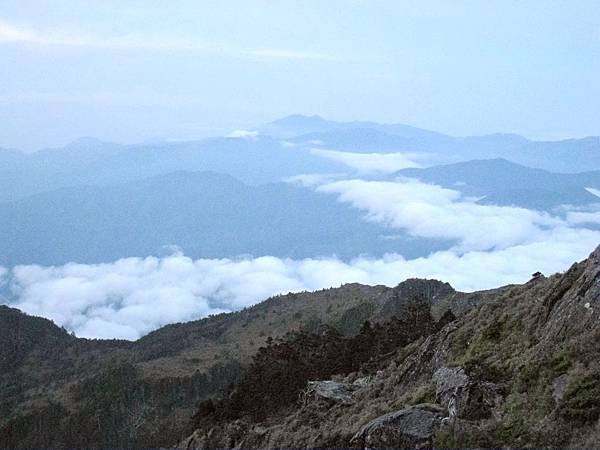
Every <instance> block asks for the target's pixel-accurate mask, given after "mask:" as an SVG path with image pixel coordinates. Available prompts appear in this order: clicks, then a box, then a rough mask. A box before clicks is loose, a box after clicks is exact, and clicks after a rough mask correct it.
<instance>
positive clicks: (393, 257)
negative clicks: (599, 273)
mask: <svg viewBox="0 0 600 450" xmlns="http://www.w3.org/2000/svg"><path fill="white" fill-rule="evenodd" d="M294 181H296V182H301V183H303V185H304V186H310V188H311V189H316V190H318V191H320V192H324V193H327V194H329V195H335V196H336V197H337V199H338V200H339V201H341V202H345V203H348V204H350V205H352V206H354V207H356V208H359V209H361V210H362V211H364V213H365V220H370V221H376V222H380V223H383V224H385V225H387V226H388V227H390V228H393V229H398V230H402V232H405V233H408V234H410V235H412V236H415V237H425V238H442V239H448V240H452V241H454V242H457V243H456V245H454V246H453V247H451V248H448V249H447V250H445V251H440V252H436V253H433V254H431V255H427V256H424V257H421V258H417V259H411V260H406V259H404V258H403V257H402V256H401V255H398V254H389V255H386V256H385V257H383V258H381V259H370V258H367V257H357V258H355V259H353V260H350V261H341V260H339V259H337V258H335V257H325V258H319V257H315V258H310V259H304V260H291V259H280V258H275V257H270V256H262V257H255V258H251V257H246V258H241V259H235V258H231V259H198V260H192V259H191V258H189V257H186V256H185V255H184V254H182V253H180V252H175V253H173V254H172V255H170V256H166V257H162V258H159V257H134V258H126V259H121V260H119V261H115V262H112V263H107V264H74V263H71V264H66V265H64V266H60V267H41V266H36V265H29V266H17V267H14V268H11V269H0V279H1V280H2V281H1V283H2V284H3V289H4V291H5V292H6V295H7V297H8V299H9V300H8V301H9V304H11V305H12V306H14V307H17V308H19V309H21V310H23V311H25V312H27V313H29V314H34V315H39V316H43V317H47V318H50V319H52V320H54V321H55V322H56V323H57V324H59V325H62V326H65V327H66V328H68V329H70V330H73V331H74V332H75V333H76V334H77V335H78V336H82V337H97V338H124V339H137V338H139V337H140V336H143V335H144V334H146V333H148V332H149V331H151V330H153V329H156V328H158V327H160V326H162V325H165V324H168V323H173V322H180V321H188V320H193V319H198V318H201V317H205V316H207V315H210V314H216V313H220V312H225V311H234V310H238V309H241V308H243V307H246V306H250V305H253V304H255V303H257V302H260V301H262V300H264V299H266V298H268V297H269V296H272V295H275V294H280V293H287V292H293V291H304V290H309V291H310V290H316V289H321V288H327V287H332V286H339V285H341V284H343V283H348V282H359V283H365V284H385V285H388V286H394V285H396V284H398V283H399V282H401V281H403V280H405V279H406V278H410V277H422V278H435V279H439V280H443V281H448V282H450V283H451V284H452V285H453V286H454V287H455V288H456V289H459V290H464V291H474V290H480V289H487V288H493V287H497V286H500V285H504V284H508V283H522V282H525V281H527V280H528V279H529V278H530V276H531V273H532V272H535V271H538V270H539V271H542V272H543V273H545V274H551V273H554V272H558V271H563V270H565V269H567V268H568V267H569V266H570V265H571V264H572V263H573V262H575V261H578V260H581V259H584V258H585V257H587V255H588V254H589V253H590V252H591V251H592V250H593V249H594V248H595V247H596V246H597V245H598V244H599V243H600V231H599V230H598V225H599V224H600V214H599V213H598V212H597V211H575V210H573V211H568V212H567V213H565V214H549V213H545V212H540V211H533V210H528V209H524V208H517V207H505V206H504V207H500V206H490V205H481V204H478V203H476V201H475V200H476V199H471V198H465V197H463V196H462V195H461V193H460V192H458V191H454V190H451V189H444V188H441V187H439V186H434V185H429V184H424V183H421V182H419V181H416V180H411V179H400V180H396V181H368V180H364V179H345V180H340V179H337V180H336V179H335V177H333V178H332V177H318V176H314V175H311V176H307V177H304V178H303V177H295V180H294Z"/></svg>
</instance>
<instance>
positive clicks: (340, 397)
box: [303, 380, 353, 404]
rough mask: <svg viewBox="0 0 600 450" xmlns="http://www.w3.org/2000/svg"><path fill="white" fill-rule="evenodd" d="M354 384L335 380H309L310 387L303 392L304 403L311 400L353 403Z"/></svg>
mask: <svg viewBox="0 0 600 450" xmlns="http://www.w3.org/2000/svg"><path fill="white" fill-rule="evenodd" d="M352 389H353V386H352V385H348V384H344V383H338V382H335V381H330V380H327V381H309V382H308V388H307V389H306V391H304V392H303V397H304V403H305V404H306V403H307V402H309V401H311V400H316V401H320V400H326V401H331V402H334V403H342V404H350V403H352Z"/></svg>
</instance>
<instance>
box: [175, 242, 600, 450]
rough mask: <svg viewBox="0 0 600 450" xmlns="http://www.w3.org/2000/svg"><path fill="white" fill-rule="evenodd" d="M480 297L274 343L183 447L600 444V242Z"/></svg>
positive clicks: (419, 301)
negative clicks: (450, 309) (349, 333)
mask: <svg viewBox="0 0 600 450" xmlns="http://www.w3.org/2000/svg"><path fill="white" fill-rule="evenodd" d="M488 294H489V295H488V296H487V297H485V298H483V299H480V301H479V302H475V304H476V306H474V307H472V308H470V309H469V308H463V309H461V310H460V313H448V314H446V315H445V316H444V317H437V318H434V317H433V315H431V314H430V304H429V303H428V302H427V301H426V300H425V299H424V298H423V297H420V296H419V295H413V296H410V295H408V297H410V298H411V299H412V300H413V301H412V302H411V303H410V304H411V305H412V310H411V311H408V312H409V314H407V311H406V310H405V311H404V314H402V315H398V317H401V319H398V318H395V319H393V320H392V321H388V322H385V323H383V324H381V325H380V326H376V327H370V326H364V327H363V328H362V329H361V331H360V332H359V334H358V335H356V336H354V337H339V336H337V337H336V336H332V334H331V333H328V332H327V330H324V331H322V332H321V334H313V335H303V336H298V335H294V336H288V337H287V338H286V339H285V340H284V341H282V342H270V344H269V345H268V346H267V347H266V348H264V349H263V350H262V351H261V352H260V353H259V355H258V356H257V357H256V358H255V359H254V362H253V363H252V364H251V365H250V367H249V368H248V370H247V372H246V373H245V375H244V376H243V377H242V378H241V380H240V381H239V383H238V384H237V385H236V386H234V387H232V388H231V389H230V390H229V391H227V392H226V393H225V394H224V395H223V396H222V398H221V399H218V400H211V401H210V403H206V402H205V403H203V404H202V405H201V406H200V408H199V410H198V412H197V413H196V415H195V417H194V422H193V424H194V426H195V427H196V429H195V431H194V432H193V433H192V434H191V435H190V436H188V437H187V438H185V439H183V440H182V441H181V442H180V443H179V444H178V447H180V448H217V447H236V448H248V447H252V448H282V447H284V448H315V447H354V448H390V447H395V448H397V447H408V448H428V447H444V448H447V447H588V448H589V447H598V446H600V422H599V419H600V358H599V357H600V350H599V349H600V347H599V346H598V342H600V247H599V248H598V249H597V250H596V251H594V252H593V253H592V254H591V255H590V257H589V258H588V259H587V260H585V261H583V262H581V263H577V264H574V265H573V266H572V267H571V268H570V269H569V270H568V271H566V272H565V273H563V274H556V275H552V276H550V277H544V276H541V275H539V274H536V276H535V277H534V278H532V280H531V281H529V282H528V283H526V284H524V285H517V286H509V287H506V288H504V289H500V290H497V291H494V292H491V293H488ZM470 306H473V304H471V305H470ZM455 312H457V311H455ZM398 330H404V331H403V332H399V331H398ZM409 330H410V331H409ZM387 337H389V338H390V340H389V341H387V340H386V338H387ZM385 342H388V343H389V344H390V345H388V346H386V345H385ZM309 344H310V345H309ZM363 345H365V346H366V348H367V349H368V350H366V351H364V348H363V347H362V346H363ZM361 349H363V351H361ZM290 355H292V356H290ZM349 355H350V356H349ZM273 392H275V393H277V395H270V396H269V395H268V394H269V393H273ZM282 392H283V393H282ZM279 393H282V394H281V395H279Z"/></svg>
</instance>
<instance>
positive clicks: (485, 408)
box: [432, 367, 501, 419]
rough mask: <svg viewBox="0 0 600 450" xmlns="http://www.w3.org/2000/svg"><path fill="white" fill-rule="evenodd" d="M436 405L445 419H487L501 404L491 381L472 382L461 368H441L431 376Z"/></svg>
mask: <svg viewBox="0 0 600 450" xmlns="http://www.w3.org/2000/svg"><path fill="white" fill-rule="evenodd" d="M432 379H433V382H434V383H435V384H436V393H435V397H436V402H437V403H439V404H440V405H442V406H444V407H446V409H447V410H448V417H449V418H450V419H453V418H461V419H482V418H487V417H490V415H491V414H493V413H494V409H495V408H496V407H497V406H498V403H499V402H500V401H501V395H500V388H499V387H498V386H497V385H496V384H494V383H490V382H485V381H480V382H474V381H473V380H472V379H471V378H470V377H469V376H468V375H467V374H466V373H465V371H464V369H463V368H461V367H455V368H451V369H450V368H447V367H441V368H439V369H438V370H437V371H436V372H435V373H434V374H433V377H432Z"/></svg>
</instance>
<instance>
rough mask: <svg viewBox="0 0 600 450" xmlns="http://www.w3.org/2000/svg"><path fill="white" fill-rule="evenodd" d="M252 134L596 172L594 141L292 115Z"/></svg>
mask: <svg viewBox="0 0 600 450" xmlns="http://www.w3.org/2000/svg"><path fill="white" fill-rule="evenodd" d="M256 131H258V132H260V133H264V134H266V135H271V136H275V137H279V138H282V139H289V140H291V141H292V142H294V143H296V144H303V145H316V146H321V147H324V148H330V149H336V150H344V151H352V152H379V153H387V152H427V153H432V154H434V155H435V157H436V158H435V159H434V161H433V162H434V163H438V164H439V163H452V162H458V161H467V160H471V159H490V158H505V159H508V160H510V161H513V162H516V163H519V164H524V165H527V166H530V167H536V168H540V169H546V170H550V171H555V172H581V171H586V170H592V169H600V137H598V136H594V137H586V138H584V139H566V140H562V141H548V142H546V141H531V140H529V139H526V138H524V137H523V136H519V135H516V134H502V133H497V134H489V135H484V136H468V137H454V136H448V135H445V134H442V133H437V132H433V131H429V130H423V129H420V128H416V127H411V126H408V125H402V124H378V123H374V122H358V121H354V122H333V121H328V120H325V119H323V118H321V117H319V116H310V117H307V116H301V115H292V116H288V117H285V118H283V119H280V120H276V121H274V122H271V123H269V124H266V125H263V126H261V127H258V128H257V129H256Z"/></svg>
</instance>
